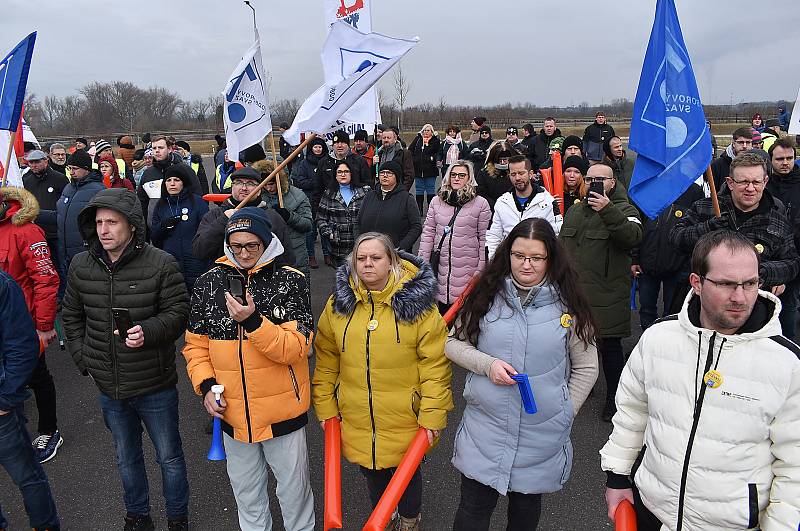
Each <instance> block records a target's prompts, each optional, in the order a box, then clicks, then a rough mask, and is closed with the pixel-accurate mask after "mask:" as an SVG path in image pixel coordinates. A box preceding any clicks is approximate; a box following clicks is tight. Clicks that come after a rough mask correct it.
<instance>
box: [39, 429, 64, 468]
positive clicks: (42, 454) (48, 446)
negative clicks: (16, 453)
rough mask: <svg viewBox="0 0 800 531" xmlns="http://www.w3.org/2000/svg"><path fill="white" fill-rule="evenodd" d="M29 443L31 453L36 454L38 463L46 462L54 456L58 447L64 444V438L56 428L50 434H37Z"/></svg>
mask: <svg viewBox="0 0 800 531" xmlns="http://www.w3.org/2000/svg"><path fill="white" fill-rule="evenodd" d="M31 444H32V445H33V453H34V454H35V455H36V460H37V461H39V462H40V463H46V462H47V461H50V460H51V459H52V458H54V457H55V456H56V453H57V452H58V449H59V448H60V447H61V445H62V444H64V438H63V437H61V433H60V432H59V431H58V430H56V431H54V432H53V434H52V435H39V436H38V437H36V439H34V440H33V443H31Z"/></svg>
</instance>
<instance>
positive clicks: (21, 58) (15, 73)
mask: <svg viewBox="0 0 800 531" xmlns="http://www.w3.org/2000/svg"><path fill="white" fill-rule="evenodd" d="M34 42H36V32H35V31H34V32H33V33H31V34H30V35H28V36H27V37H25V38H24V39H22V42H20V43H19V44H17V46H16V47H15V48H14V49H13V50H11V52H9V54H8V55H6V56H5V58H4V59H3V60H2V61H0V129H6V130H8V131H16V130H17V127H18V126H19V115H20V113H21V112H22V104H23V103H24V102H25V86H26V85H27V84H28V71H29V70H30V68H31V57H33V43H34Z"/></svg>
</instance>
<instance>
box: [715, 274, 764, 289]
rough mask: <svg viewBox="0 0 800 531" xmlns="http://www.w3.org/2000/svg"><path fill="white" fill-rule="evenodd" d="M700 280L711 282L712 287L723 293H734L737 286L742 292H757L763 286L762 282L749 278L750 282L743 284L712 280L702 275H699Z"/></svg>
mask: <svg viewBox="0 0 800 531" xmlns="http://www.w3.org/2000/svg"><path fill="white" fill-rule="evenodd" d="M700 278H701V279H702V280H707V281H709V282H711V283H712V284H713V285H714V286H716V287H718V288H719V289H721V290H723V291H727V292H728V293H733V292H735V291H736V290H737V289H738V288H739V286H741V288H742V289H743V290H744V291H748V292H751V293H752V292H753V291H757V290H758V288H760V287H762V286H763V285H764V281H763V280H761V279H760V278H751V279H750V280H745V281H743V282H734V281H732V280H714V279H711V278H708V277H706V276H704V275H700Z"/></svg>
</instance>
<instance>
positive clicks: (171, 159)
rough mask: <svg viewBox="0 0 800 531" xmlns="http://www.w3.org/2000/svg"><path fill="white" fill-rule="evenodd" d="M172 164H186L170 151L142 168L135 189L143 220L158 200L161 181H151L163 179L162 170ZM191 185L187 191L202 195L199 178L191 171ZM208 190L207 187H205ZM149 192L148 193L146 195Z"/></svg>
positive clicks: (147, 216)
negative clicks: (137, 185)
mask: <svg viewBox="0 0 800 531" xmlns="http://www.w3.org/2000/svg"><path fill="white" fill-rule="evenodd" d="M174 164H186V163H185V162H183V159H182V158H181V157H180V155H178V154H177V153H170V154H169V156H168V157H167V158H166V159H165V160H155V159H154V160H153V165H152V166H150V167H149V168H147V169H146V170H144V173H143V174H142V180H141V181H140V182H139V188H138V189H137V190H136V195H137V196H138V197H139V202H140V203H141V205H142V213H143V214H144V221H145V223H147V220H148V218H149V216H150V213H151V212H152V209H153V208H155V206H156V203H157V202H158V194H159V191H160V190H161V183H160V182H159V183H153V184H151V185H148V183H151V182H153V181H160V180H163V179H164V172H165V171H166V169H167V168H169V167H170V166H172V165H174ZM192 176H193V178H192V185H191V186H190V187H189V192H190V193H192V194H197V195H203V188H202V187H201V186H200V180H199V179H198V178H197V175H196V174H195V173H194V172H192ZM206 190H208V187H206ZM148 192H150V195H148Z"/></svg>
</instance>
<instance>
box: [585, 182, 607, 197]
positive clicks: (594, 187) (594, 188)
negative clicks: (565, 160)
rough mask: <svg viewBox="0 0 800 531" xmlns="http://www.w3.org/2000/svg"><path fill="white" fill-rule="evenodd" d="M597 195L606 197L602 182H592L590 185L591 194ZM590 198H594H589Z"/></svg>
mask: <svg viewBox="0 0 800 531" xmlns="http://www.w3.org/2000/svg"><path fill="white" fill-rule="evenodd" d="M592 192H594V193H596V194H597V195H605V188H604V187H603V182H602V181H592V183H591V184H590V185H589V193H592ZM589 197H590V198H591V197H592V196H589Z"/></svg>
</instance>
